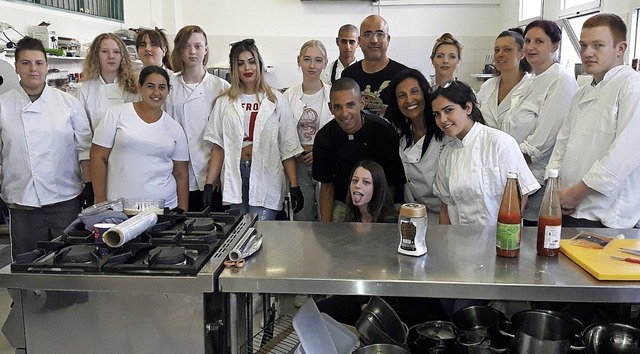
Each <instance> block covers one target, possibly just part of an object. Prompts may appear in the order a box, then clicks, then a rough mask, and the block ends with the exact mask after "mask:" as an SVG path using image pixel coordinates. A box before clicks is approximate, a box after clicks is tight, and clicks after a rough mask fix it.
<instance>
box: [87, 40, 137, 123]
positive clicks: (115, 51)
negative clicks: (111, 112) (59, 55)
mask: <svg viewBox="0 0 640 354" xmlns="http://www.w3.org/2000/svg"><path fill="white" fill-rule="evenodd" d="M76 96H77V98H78V100H80V103H82V106H83V107H84V109H85V111H86V112H87V117H89V121H90V122H91V130H92V131H95V129H96V127H97V126H98V123H100V121H101V120H102V118H103V117H104V115H105V113H106V112H107V110H108V109H109V108H110V107H112V106H115V105H118V104H123V103H128V102H133V101H137V100H138V97H139V96H138V89H137V85H136V75H135V73H134V71H133V69H132V67H131V59H130V58H129V54H128V52H127V48H126V47H125V44H124V42H122V40H121V39H120V37H118V36H117V35H115V34H113V33H102V34H100V35H98V36H97V37H96V38H95V39H94V40H93V42H92V43H91V46H90V47H89V50H88V51H87V55H86V58H85V60H84V66H83V68H82V84H81V85H80V89H79V90H78V91H77V92H76Z"/></svg>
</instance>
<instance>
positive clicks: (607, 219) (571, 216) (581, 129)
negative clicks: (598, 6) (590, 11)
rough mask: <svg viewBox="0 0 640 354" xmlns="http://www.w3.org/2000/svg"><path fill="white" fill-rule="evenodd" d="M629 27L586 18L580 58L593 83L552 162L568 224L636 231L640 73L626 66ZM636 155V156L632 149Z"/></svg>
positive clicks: (605, 17) (603, 17) (577, 100)
mask: <svg viewBox="0 0 640 354" xmlns="http://www.w3.org/2000/svg"><path fill="white" fill-rule="evenodd" d="M626 37H627V28H626V26H625V24H624V22H623V21H622V19H621V18H620V17H618V16H617V15H614V14H598V15H595V16H593V17H591V18H590V19H588V20H587V21H586V22H585V23H584V25H583V26H582V32H581V34H580V57H581V60H582V65H583V67H584V69H585V71H586V72H587V73H588V74H590V75H592V76H593V82H592V83H591V85H586V86H584V87H582V88H581V89H580V90H579V91H578V93H577V94H576V95H575V97H574V99H573V101H572V103H571V109H570V111H569V116H568V117H567V119H566V120H565V121H564V123H563V125H562V128H560V132H559V134H558V139H557V142H556V145H555V148H554V150H553V153H552V155H551V160H550V161H549V165H548V167H547V175H548V172H549V170H550V169H558V168H559V169H560V177H561V178H562V181H563V185H564V186H566V187H565V188H562V189H560V191H559V195H560V204H561V206H562V210H563V214H564V217H563V225H564V226H570V227H575V226H579V227H611V228H632V227H633V226H634V225H635V224H636V223H637V222H638V220H640V199H638V195H639V193H640V155H638V154H634V153H633V152H634V151H638V150H639V149H640V142H639V141H638V138H637V137H638V136H640V110H639V109H638V107H640V74H639V73H637V72H635V71H634V70H633V69H632V68H631V67H630V66H628V65H624V53H625V51H626V49H627V42H626V41H625V40H626ZM630 152H631V153H630Z"/></svg>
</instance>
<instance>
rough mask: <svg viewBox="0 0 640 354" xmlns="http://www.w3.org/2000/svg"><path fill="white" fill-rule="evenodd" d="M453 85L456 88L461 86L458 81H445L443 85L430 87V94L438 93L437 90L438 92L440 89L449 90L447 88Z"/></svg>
mask: <svg viewBox="0 0 640 354" xmlns="http://www.w3.org/2000/svg"><path fill="white" fill-rule="evenodd" d="M451 84H455V85H456V87H458V86H460V85H459V84H458V80H456V79H453V80H447V81H445V82H443V83H441V84H439V85H433V86H431V87H429V94H432V93H434V92H436V90H438V89H439V88H442V89H447V88H449V86H451Z"/></svg>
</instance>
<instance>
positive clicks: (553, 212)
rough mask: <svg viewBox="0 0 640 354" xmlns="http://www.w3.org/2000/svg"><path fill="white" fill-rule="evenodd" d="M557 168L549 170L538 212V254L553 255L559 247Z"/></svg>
mask: <svg viewBox="0 0 640 354" xmlns="http://www.w3.org/2000/svg"><path fill="white" fill-rule="evenodd" d="M558 184H559V183H558V170H549V178H548V179H547V189H546V190H545V191H544V197H543V198H542V204H541V205H540V214H539V216H538V241H537V245H536V249H537V251H538V255H540V256H547V257H554V256H557V255H558V250H559V249H560V232H561V230H562V209H560V197H559V196H558V187H559V185H558Z"/></svg>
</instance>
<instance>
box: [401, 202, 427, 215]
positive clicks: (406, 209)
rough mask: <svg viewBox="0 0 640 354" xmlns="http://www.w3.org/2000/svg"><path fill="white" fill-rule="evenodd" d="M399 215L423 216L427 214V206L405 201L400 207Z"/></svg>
mask: <svg viewBox="0 0 640 354" xmlns="http://www.w3.org/2000/svg"><path fill="white" fill-rule="evenodd" d="M400 216H404V217H407V218H423V217H425V216H427V208H426V207H425V206H424V205H422V204H418V203H406V204H402V206H401V207H400Z"/></svg>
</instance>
